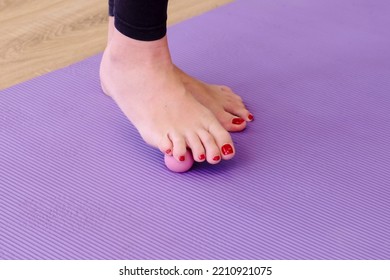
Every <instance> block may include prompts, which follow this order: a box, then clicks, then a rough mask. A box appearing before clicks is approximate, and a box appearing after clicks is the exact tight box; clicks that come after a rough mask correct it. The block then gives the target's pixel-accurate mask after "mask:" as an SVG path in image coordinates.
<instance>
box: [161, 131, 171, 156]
mask: <svg viewBox="0 0 390 280" xmlns="http://www.w3.org/2000/svg"><path fill="white" fill-rule="evenodd" d="M158 148H159V150H160V151H161V152H162V153H163V154H167V155H169V156H171V155H172V149H173V144H172V141H171V140H170V139H169V137H168V135H165V136H163V137H162V139H161V141H160V143H159V145H158Z"/></svg>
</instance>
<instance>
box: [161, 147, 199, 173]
mask: <svg viewBox="0 0 390 280" xmlns="http://www.w3.org/2000/svg"><path fill="white" fill-rule="evenodd" d="M184 157H185V158H184V161H177V160H176V159H175V158H174V157H173V156H169V155H165V156H164V161H165V165H166V166H167V168H168V169H169V170H171V171H173V172H186V171H188V170H190V168H191V167H192V165H193V164H194V159H193V158H192V154H191V151H189V150H187V152H186V153H185V155H184Z"/></svg>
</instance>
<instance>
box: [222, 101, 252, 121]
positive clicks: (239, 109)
mask: <svg viewBox="0 0 390 280" xmlns="http://www.w3.org/2000/svg"><path fill="white" fill-rule="evenodd" d="M225 110H226V111H227V112H229V113H231V114H232V115H235V116H237V117H239V118H241V119H243V120H245V121H246V122H251V121H253V119H254V118H253V115H252V114H251V113H250V112H249V111H248V109H247V108H246V107H245V105H244V103H242V102H241V101H236V102H229V104H227V105H225Z"/></svg>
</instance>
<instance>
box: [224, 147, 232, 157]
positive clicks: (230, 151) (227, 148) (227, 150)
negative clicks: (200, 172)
mask: <svg viewBox="0 0 390 280" xmlns="http://www.w3.org/2000/svg"><path fill="white" fill-rule="evenodd" d="M222 153H223V154H224V155H225V156H226V155H230V154H232V153H233V147H232V145H230V144H225V145H223V146H222Z"/></svg>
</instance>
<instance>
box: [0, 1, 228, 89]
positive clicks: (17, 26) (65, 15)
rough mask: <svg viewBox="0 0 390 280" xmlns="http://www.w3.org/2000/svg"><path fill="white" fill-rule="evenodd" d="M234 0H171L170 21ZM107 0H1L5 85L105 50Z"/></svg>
mask: <svg viewBox="0 0 390 280" xmlns="http://www.w3.org/2000/svg"><path fill="white" fill-rule="evenodd" d="M231 1H232V0H170V1H169V11H168V14H169V17H168V24H169V25H170V24H174V23H178V22H180V21H182V20H185V19H188V18H190V17H193V16H195V15H198V14H201V13H203V12H205V11H208V10H211V9H213V8H216V7H218V6H220V5H223V4H225V3H228V2H231ZM107 2H108V0H84V1H78V0H0V89H4V88H7V87H10V86H12V85H15V84H17V83H20V82H23V81H25V80H28V79H31V78H33V77H36V76H39V75H42V74H44V73H47V72H50V71H53V70H55V69H58V68H61V67H64V66H67V65H69V64H72V63H74V62H76V61H80V60H82V59H84V58H87V57H89V56H92V55H94V54H97V53H99V52H101V51H103V49H104V46H105V43H106V36H107V18H108V17H107Z"/></svg>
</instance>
